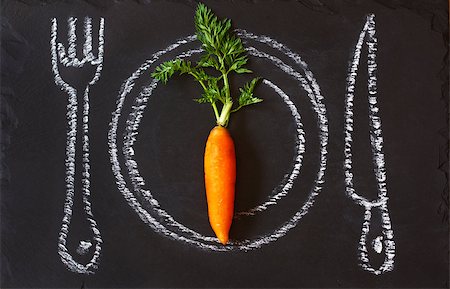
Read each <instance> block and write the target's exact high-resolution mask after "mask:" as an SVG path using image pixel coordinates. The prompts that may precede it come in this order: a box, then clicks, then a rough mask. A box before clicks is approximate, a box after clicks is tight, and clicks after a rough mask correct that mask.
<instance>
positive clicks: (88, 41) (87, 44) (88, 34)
mask: <svg viewBox="0 0 450 289" xmlns="http://www.w3.org/2000/svg"><path fill="white" fill-rule="evenodd" d="M84 39H85V41H84V45H83V56H84V58H83V62H85V61H92V60H93V59H94V55H93V54H92V18H90V17H86V18H84Z"/></svg>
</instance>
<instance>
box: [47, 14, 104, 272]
mask: <svg viewBox="0 0 450 289" xmlns="http://www.w3.org/2000/svg"><path fill="white" fill-rule="evenodd" d="M76 21H77V19H76V18H73V17H70V18H69V19H68V42H69V43H68V44H69V46H68V49H67V54H66V52H65V49H64V45H63V44H62V43H60V42H58V43H57V30H58V24H57V20H56V18H53V19H52V27H51V37H50V47H51V48H50V50H51V61H52V71H53V74H54V78H55V83H56V85H57V86H59V87H60V88H61V90H63V91H65V92H67V94H68V96H69V99H68V104H67V121H68V131H67V141H66V161H65V166H66V199H65V202H64V215H63V219H62V225H61V230H60V233H59V239H58V253H59V255H60V257H61V261H62V262H63V263H64V264H65V265H66V266H67V268H68V269H69V270H71V271H73V272H77V273H80V274H92V273H94V270H95V269H97V267H98V262H99V258H100V251H101V244H102V243H103V241H102V238H101V234H100V231H99V229H98V225H97V222H96V221H95V219H94V215H93V213H92V204H91V202H90V196H91V192H90V172H89V170H90V162H89V135H88V132H89V125H88V123H89V87H90V86H91V85H93V84H94V83H95V82H97V80H98V79H99V77H100V74H101V70H102V65H103V52H104V48H103V45H104V19H103V18H101V20H100V28H99V47H98V56H97V58H95V56H94V55H93V53H92V25H91V23H92V19H91V18H89V17H86V18H85V24H84V36H85V43H84V45H83V55H84V58H83V59H82V60H81V61H80V60H79V59H78V58H77V57H76V33H75V31H76V26H75V25H76ZM58 58H59V63H61V64H62V65H63V66H66V67H69V66H71V67H82V66H83V65H84V64H85V63H90V64H91V65H97V68H96V71H95V74H94V76H93V78H92V80H91V81H90V82H89V84H88V85H87V86H86V88H85V91H84V95H83V111H82V114H83V118H82V123H83V126H82V129H83V132H82V133H83V134H82V139H83V140H82V151H83V155H82V166H83V172H82V180H81V182H82V195H83V204H84V208H83V209H84V213H85V215H86V219H87V221H88V223H89V227H90V229H91V231H92V234H93V241H94V243H95V250H94V252H93V256H92V258H91V259H90V261H89V262H88V263H87V264H86V265H83V264H81V263H79V262H77V261H75V260H74V258H73V257H72V255H71V254H70V253H69V251H68V249H67V247H66V245H67V237H68V234H69V228H70V223H71V219H72V214H73V211H72V207H73V202H74V200H73V198H74V195H75V168H76V166H75V155H76V135H77V114H78V102H77V90H76V89H75V88H74V87H73V86H71V85H69V84H68V83H66V82H65V81H64V80H63V79H62V78H61V76H60V73H59V68H58ZM81 242H84V243H81ZM81 242H80V246H81V245H83V246H84V247H83V248H86V245H87V242H89V244H90V246H91V245H92V243H90V241H81ZM90 246H88V247H87V249H86V250H88V249H89V247H90ZM83 250H84V249H83ZM83 250H82V251H79V252H84V251H83Z"/></svg>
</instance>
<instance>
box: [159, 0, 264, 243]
mask: <svg viewBox="0 0 450 289" xmlns="http://www.w3.org/2000/svg"><path fill="white" fill-rule="evenodd" d="M194 22H195V28H196V35H197V39H198V40H199V41H200V42H201V43H202V48H203V49H204V51H205V53H204V55H203V56H202V57H201V58H200V60H199V61H198V62H197V63H196V64H193V63H192V62H191V61H189V60H187V59H180V58H177V59H173V60H169V61H166V62H164V63H162V64H160V65H159V66H158V67H156V68H155V71H154V72H153V73H152V77H153V78H155V79H157V80H159V81H161V82H163V83H167V81H168V80H169V78H171V77H172V76H173V75H174V74H175V73H176V72H177V73H179V74H187V75H190V76H192V77H194V79H195V80H196V81H197V82H198V83H199V84H200V85H201V87H202V88H203V94H202V95H201V97H200V98H196V99H194V100H195V101H197V102H198V103H209V104H211V106H212V108H213V110H214V116H215V117H216V124H217V126H216V127H214V128H213V129H212V130H211V132H210V134H209V137H208V141H207V142H206V148H205V160H204V161H205V162H204V169H205V188H206V197H207V202H208V216H209V222H210V224H211V227H212V229H213V230H214V233H215V234H216V236H217V238H218V239H219V241H220V242H221V243H222V244H226V243H227V242H228V232H229V230H230V226H231V222H232V220H233V214H234V212H233V210H234V190H235V189H234V186H235V183H236V157H235V152H234V144H233V139H232V138H231V136H230V134H229V133H228V130H227V129H226V128H225V127H226V126H227V125H228V122H229V120H230V115H231V113H234V112H236V111H238V110H240V109H241V108H242V107H244V106H247V105H251V104H255V103H259V102H261V101H262V99H260V98H258V97H255V96H254V95H253V91H254V89H255V86H256V84H257V82H258V81H259V79H260V78H259V77H256V78H253V79H252V80H250V81H248V82H247V83H246V84H244V86H243V87H242V88H240V89H239V92H240V94H239V96H238V97H236V96H235V97H233V96H232V95H231V89H230V81H229V76H230V74H231V73H235V74H243V73H251V72H252V71H251V70H249V69H247V68H245V65H246V64H247V62H248V58H247V55H246V50H245V48H244V45H243V43H242V40H241V39H240V38H239V37H237V36H236V35H234V33H233V29H231V21H230V20H229V19H224V20H220V19H219V18H217V16H215V15H214V13H213V12H212V11H211V9H209V8H208V7H206V6H205V5H204V4H202V3H199V4H198V6H197V10H196V13H195V17H194ZM206 69H207V70H206ZM211 69H215V70H216V72H217V73H215V74H214V75H209V74H208V73H207V71H208V70H211Z"/></svg>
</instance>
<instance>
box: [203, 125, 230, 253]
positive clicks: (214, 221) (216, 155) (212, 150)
mask: <svg viewBox="0 0 450 289" xmlns="http://www.w3.org/2000/svg"><path fill="white" fill-rule="evenodd" d="M204 165H205V188H206V198H207V202H208V216H209V223H210V224H211V227H212V229H213V230H214V233H215V234H216V236H217V238H218V239H219V241H220V242H221V243H222V244H224V245H225V244H226V243H227V242H228V232H229V230H230V227H231V222H232V220H233V212H234V190H235V183H236V156H235V151H234V142H233V139H232V138H231V135H230V133H229V132H228V130H227V129H226V128H224V127H222V126H219V125H218V126H216V127H214V128H213V129H212V130H211V132H210V133H209V137H208V140H207V142H206V148H205V162H204Z"/></svg>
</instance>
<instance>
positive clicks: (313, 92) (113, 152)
mask: <svg viewBox="0 0 450 289" xmlns="http://www.w3.org/2000/svg"><path fill="white" fill-rule="evenodd" d="M238 34H239V35H240V36H241V37H242V38H244V39H251V40H254V41H257V42H260V43H263V44H266V45H267V46H269V47H271V48H273V49H277V50H279V51H280V52H282V53H283V54H285V55H286V56H287V57H289V58H291V59H292V60H293V61H295V62H296V63H297V64H298V65H299V66H300V67H301V68H302V69H303V71H304V74H305V77H304V76H303V75H301V74H300V73H298V72H297V71H295V70H294V69H293V68H292V67H290V66H288V65H286V64H284V63H283V62H282V61H281V60H279V59H278V58H276V57H274V56H271V55H268V54H266V53H264V52H261V51H259V50H257V49H255V48H251V47H250V48H248V51H249V54H250V55H253V56H256V57H261V58H266V59H268V60H270V61H272V62H273V63H274V64H275V65H276V66H277V67H279V68H280V69H281V70H282V71H284V72H286V73H287V74H289V75H290V76H292V77H293V78H294V79H296V80H297V81H298V82H299V83H300V85H301V87H302V88H303V89H305V91H306V92H307V93H308V96H309V98H310V101H311V104H312V105H313V110H314V111H315V112H316V113H317V116H318V126H319V130H320V132H319V137H320V167H319V170H318V172H317V177H316V179H315V183H314V187H313V189H312V190H311V192H310V194H309V196H308V199H307V200H306V202H305V203H304V204H303V206H302V207H301V208H300V210H299V211H297V212H296V213H295V214H294V215H293V216H292V217H291V219H290V220H289V221H288V222H286V223H284V224H283V225H282V226H281V227H279V228H277V229H276V230H275V231H273V233H272V234H269V235H266V236H262V237H258V238H256V239H252V240H244V241H240V242H234V243H232V244H229V245H227V246H222V245H218V244H219V243H218V241H217V239H216V238H214V237H207V236H203V235H201V234H199V233H197V232H195V231H193V230H191V229H189V228H186V227H184V226H183V225H181V224H179V223H177V222H176V221H175V220H173V218H172V217H171V216H170V215H168V214H167V213H166V212H165V211H164V210H162V209H161V208H160V206H159V203H158V202H157V200H155V199H154V198H153V197H152V195H151V194H150V192H149V191H146V190H143V189H141V185H144V184H145V183H144V179H143V178H142V177H140V176H139V172H138V170H137V162H136V161H134V160H133V159H132V156H133V155H134V150H133V147H132V143H133V142H134V141H135V137H136V135H137V129H138V127H139V122H140V119H141V118H142V110H143V109H144V108H145V105H146V101H147V99H148V96H149V95H150V94H151V91H152V90H153V89H154V88H155V87H156V85H157V82H156V81H153V82H152V83H151V84H150V85H149V86H148V87H145V88H144V89H143V90H142V91H141V93H140V94H139V97H138V98H136V101H135V106H134V108H135V109H134V110H135V111H134V112H132V113H131V114H130V117H131V118H132V119H134V120H135V121H134V122H131V123H130V122H128V124H129V125H128V126H127V132H126V134H125V137H124V147H123V152H124V155H125V157H126V158H127V160H126V166H127V168H128V173H129V174H130V178H131V179H132V180H133V181H132V185H133V188H132V189H133V191H134V192H139V193H140V194H141V195H142V196H143V197H144V198H146V200H147V201H148V202H149V203H150V205H151V206H152V209H153V210H154V211H155V212H156V213H157V214H158V215H159V217H163V219H162V220H164V222H165V224H161V223H160V221H159V220H156V219H155V218H154V217H153V216H152V215H151V214H150V213H149V212H148V211H147V210H145V209H144V208H143V207H142V205H141V204H140V202H139V201H138V200H137V199H136V197H135V196H134V195H133V193H132V192H131V191H130V189H129V188H128V186H127V183H126V181H125V179H124V178H123V175H122V173H121V168H120V164H119V159H118V155H117V152H118V150H117V127H118V122H119V118H120V115H121V112H122V108H123V103H124V101H125V97H126V96H127V94H128V93H129V92H130V91H131V90H132V88H133V87H134V84H135V80H136V79H137V78H139V77H140V76H141V75H142V74H143V73H144V72H145V71H146V70H148V69H149V68H150V66H151V65H152V64H153V63H154V62H156V61H157V60H158V59H159V57H160V56H161V55H163V54H165V53H167V52H169V51H172V50H174V49H176V48H177V47H179V46H181V45H183V44H186V43H189V42H192V41H194V40H195V36H189V37H186V38H184V39H181V40H179V41H178V42H176V43H174V44H172V45H170V46H169V47H167V48H166V49H164V50H161V51H159V52H157V53H155V54H154V55H153V56H152V58H151V59H149V60H147V61H146V62H145V63H144V64H143V65H142V66H141V67H140V68H139V69H138V70H137V71H136V72H135V73H133V74H132V75H131V77H130V78H128V79H127V80H126V81H125V83H124V84H123V86H122V89H121V92H120V94H119V97H118V100H117V108H116V110H115V111H114V112H113V117H112V120H111V123H110V130H109V133H108V140H109V147H110V157H111V163H112V170H113V173H114V175H115V177H116V183H117V185H118V188H119V190H120V191H121V193H122V195H123V196H124V198H125V199H126V200H127V202H128V204H129V205H130V206H131V207H132V208H133V209H134V210H135V211H136V212H137V213H138V215H139V217H140V218H141V219H142V220H143V221H144V222H145V223H147V224H148V225H149V226H150V227H152V228H153V229H154V230H155V231H156V232H159V233H162V234H164V235H166V236H168V237H170V238H173V239H175V240H180V241H184V242H187V243H190V244H194V245H196V246H198V247H200V248H204V249H210V250H215V251H228V250H233V249H238V250H251V249H255V248H260V247H261V246H262V245H264V244H268V243H270V242H272V241H275V240H277V239H279V238H280V237H282V236H284V235H285V234H286V233H287V232H288V231H289V230H290V229H292V228H294V227H295V226H296V225H297V224H298V222H299V220H300V219H301V218H302V217H303V216H304V215H305V214H306V213H307V212H308V209H309V208H310V207H311V206H312V205H313V203H314V199H315V197H316V196H317V195H318V194H319V192H320V190H321V185H322V184H323V177H324V173H325V169H326V155H327V143H328V121H327V118H326V109H325V106H324V104H323V102H322V100H323V96H322V95H321V94H320V88H319V86H318V84H317V81H316V80H315V79H314V77H313V74H312V72H311V71H309V70H308V68H307V65H306V63H304V62H303V61H302V60H301V58H300V56H298V55H297V54H295V53H293V52H291V51H290V50H289V49H288V48H287V47H286V46H284V45H283V44H281V43H279V42H277V41H275V40H273V39H271V38H269V37H266V36H256V35H254V34H251V33H247V32H245V31H243V30H240V31H238ZM200 51H201V50H198V52H200ZM192 53H195V52H194V51H192ZM187 56H189V55H188V54H186V56H185V57H187ZM265 84H267V85H269V86H270V84H272V83H271V82H270V81H268V80H266V81H265ZM272 88H274V89H275V90H277V89H278V90H279V91H277V92H280V91H281V90H280V89H279V88H278V87H276V86H275V85H274V84H272ZM286 97H287V96H286ZM288 99H289V98H288ZM139 107H140V109H139ZM136 108H138V109H137V110H136ZM289 189H290V187H289V188H288V189H287V191H288V190H289ZM287 191H286V192H287ZM159 219H161V218H159ZM168 227H169V228H168ZM171 229H175V230H178V231H179V232H180V233H181V234H179V233H178V232H176V231H174V230H171ZM185 235H187V236H185Z"/></svg>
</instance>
